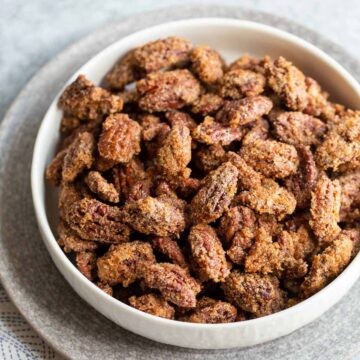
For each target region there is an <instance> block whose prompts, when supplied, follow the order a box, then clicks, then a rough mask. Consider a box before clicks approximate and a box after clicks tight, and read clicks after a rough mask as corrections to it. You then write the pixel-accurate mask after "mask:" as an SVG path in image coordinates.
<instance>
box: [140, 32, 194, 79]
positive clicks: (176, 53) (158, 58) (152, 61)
mask: <svg viewBox="0 0 360 360" xmlns="http://www.w3.org/2000/svg"><path fill="white" fill-rule="evenodd" d="M191 48H192V44H191V43H190V41H188V40H186V39H183V38H180V37H176V36H170V37H167V38H166V39H160V40H156V41H153V42H150V43H147V44H145V45H143V46H141V47H138V48H137V49H135V51H134V59H135V61H136V64H137V66H139V67H140V68H141V69H143V70H145V71H146V72H147V73H150V72H154V71H158V70H160V69H162V68H165V67H170V66H174V65H181V64H182V63H185V62H187V61H188V60H189V55H190V50H191Z"/></svg>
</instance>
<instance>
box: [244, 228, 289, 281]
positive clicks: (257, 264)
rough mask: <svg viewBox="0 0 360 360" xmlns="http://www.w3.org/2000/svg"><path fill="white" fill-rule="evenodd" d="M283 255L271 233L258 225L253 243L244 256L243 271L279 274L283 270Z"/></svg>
mask: <svg viewBox="0 0 360 360" xmlns="http://www.w3.org/2000/svg"><path fill="white" fill-rule="evenodd" d="M283 262H284V257H283V253H282V251H281V249H280V245H279V243H278V242H276V241H273V239H272V236H271V234H269V233H268V232H267V231H266V229H265V228H263V227H260V228H259V229H258V231H257V234H256V237H255V243H254V245H253V246H252V247H251V249H250V251H249V254H248V255H247V256H246V258H245V271H246V272H249V273H261V274H269V273H270V274H276V275H278V274H280V273H281V272H282V271H283Z"/></svg>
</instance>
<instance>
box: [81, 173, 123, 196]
mask: <svg viewBox="0 0 360 360" xmlns="http://www.w3.org/2000/svg"><path fill="white" fill-rule="evenodd" d="M85 182H86V184H87V185H88V186H89V189H90V190H91V191H92V192H93V193H95V194H97V195H98V196H99V198H100V199H101V200H104V201H108V202H111V203H117V202H119V200H120V198H119V192H118V191H117V190H116V189H115V186H114V185H113V184H112V183H109V182H108V181H107V180H106V179H105V178H104V177H103V176H102V175H101V174H100V173H99V172H98V171H90V172H89V173H88V175H87V176H86V179H85Z"/></svg>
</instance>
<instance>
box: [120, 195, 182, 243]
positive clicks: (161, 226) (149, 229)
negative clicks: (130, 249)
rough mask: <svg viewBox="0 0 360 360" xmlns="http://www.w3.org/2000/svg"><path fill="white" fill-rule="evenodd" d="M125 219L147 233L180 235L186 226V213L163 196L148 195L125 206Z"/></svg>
mask: <svg viewBox="0 0 360 360" xmlns="http://www.w3.org/2000/svg"><path fill="white" fill-rule="evenodd" d="M123 216H124V217H123V218H124V221H125V222H126V223H128V224H129V225H130V226H131V227H132V228H134V229H135V230H136V231H138V232H140V233H143V234H147V235H150V234H151V235H158V236H169V235H176V236H178V235H179V234H180V233H181V232H182V231H183V230H184V228H185V218H184V213H183V211H181V210H180V209H178V208H177V207H176V206H174V205H172V204H170V203H169V202H165V201H163V200H162V199H161V198H160V199H158V198H153V197H150V196H149V197H147V198H144V199H140V200H137V201H133V202H131V203H127V204H125V206H124V214H123Z"/></svg>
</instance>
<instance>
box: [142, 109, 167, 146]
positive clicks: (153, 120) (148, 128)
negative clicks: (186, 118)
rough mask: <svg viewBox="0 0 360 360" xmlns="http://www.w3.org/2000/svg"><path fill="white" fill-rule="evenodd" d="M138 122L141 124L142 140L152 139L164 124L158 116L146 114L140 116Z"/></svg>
mask: <svg viewBox="0 0 360 360" xmlns="http://www.w3.org/2000/svg"><path fill="white" fill-rule="evenodd" d="M139 120H140V124H141V126H142V134H141V135H142V139H143V140H144V141H152V140H154V139H155V138H156V136H157V135H158V134H159V132H160V131H161V128H162V127H163V126H164V125H166V124H164V123H162V122H161V119H160V118H159V117H158V116H155V115H151V114H147V115H144V116H141V117H140V119H139Z"/></svg>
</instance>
